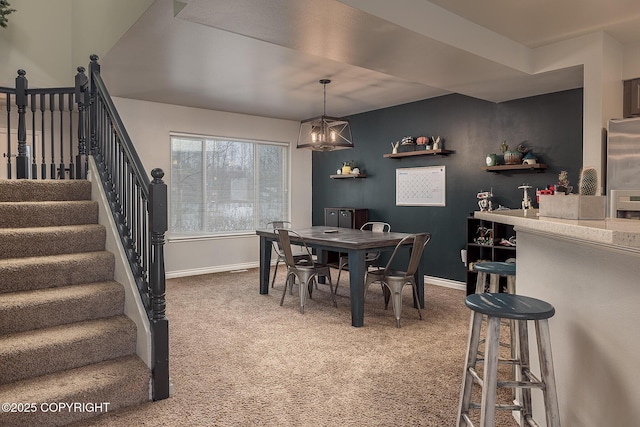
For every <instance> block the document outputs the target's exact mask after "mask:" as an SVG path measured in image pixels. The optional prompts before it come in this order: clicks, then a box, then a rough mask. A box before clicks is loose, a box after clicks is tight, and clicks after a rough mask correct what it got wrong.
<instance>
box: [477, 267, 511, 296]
mask: <svg viewBox="0 0 640 427" xmlns="http://www.w3.org/2000/svg"><path fill="white" fill-rule="evenodd" d="M473 270H474V271H476V272H477V273H478V278H477V279H476V293H482V292H484V291H485V286H486V283H487V276H489V292H499V291H500V289H499V284H500V277H501V276H503V277H506V278H507V293H509V294H515V293H516V263H515V262H500V261H480V262H476V263H475V264H474V265H473Z"/></svg>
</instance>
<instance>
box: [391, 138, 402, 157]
mask: <svg viewBox="0 0 640 427" xmlns="http://www.w3.org/2000/svg"><path fill="white" fill-rule="evenodd" d="M399 145H400V141H396V142H395V144H394V143H393V142H392V143H391V154H398V146H399Z"/></svg>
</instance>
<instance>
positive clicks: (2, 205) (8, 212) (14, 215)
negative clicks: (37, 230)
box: [0, 200, 98, 228]
mask: <svg viewBox="0 0 640 427" xmlns="http://www.w3.org/2000/svg"><path fill="white" fill-rule="evenodd" d="M97 223H98V202H94V201H91V200H80V201H71V202H67V201H63V202H61V201H54V202H13V203H10V202H0V228H22V227H53V226H63V225H80V224H97Z"/></svg>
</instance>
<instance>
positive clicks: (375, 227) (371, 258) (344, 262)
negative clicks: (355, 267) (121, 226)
mask: <svg viewBox="0 0 640 427" xmlns="http://www.w3.org/2000/svg"><path fill="white" fill-rule="evenodd" d="M360 230H371V231H373V232H375V233H385V232H389V231H391V225H390V224H389V223H387V222H382V221H369V222H365V223H364V224H362V227H360ZM379 258H380V252H367V253H366V255H365V258H364V260H365V263H366V268H367V269H369V267H371V266H373V265H374V264H375V262H376V261H378V259H379ZM348 268H349V256H348V255H347V254H343V253H341V254H340V257H339V259H338V278H337V279H336V292H338V285H339V284H340V275H341V274H342V270H345V269H348Z"/></svg>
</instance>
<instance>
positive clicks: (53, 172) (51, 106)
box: [49, 93, 56, 179]
mask: <svg viewBox="0 0 640 427" xmlns="http://www.w3.org/2000/svg"><path fill="white" fill-rule="evenodd" d="M55 105H56V103H55V98H54V95H53V93H50V94H49V111H50V112H51V120H50V122H51V123H50V124H51V135H50V138H51V165H50V171H51V179H56V155H55V153H56V146H55V138H54V135H55V132H54V127H53V122H54V117H53V110H54V107H55Z"/></svg>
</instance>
